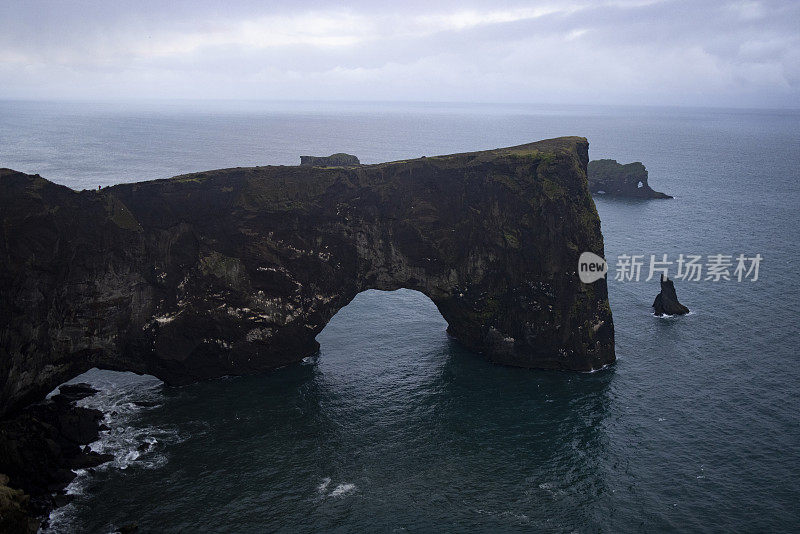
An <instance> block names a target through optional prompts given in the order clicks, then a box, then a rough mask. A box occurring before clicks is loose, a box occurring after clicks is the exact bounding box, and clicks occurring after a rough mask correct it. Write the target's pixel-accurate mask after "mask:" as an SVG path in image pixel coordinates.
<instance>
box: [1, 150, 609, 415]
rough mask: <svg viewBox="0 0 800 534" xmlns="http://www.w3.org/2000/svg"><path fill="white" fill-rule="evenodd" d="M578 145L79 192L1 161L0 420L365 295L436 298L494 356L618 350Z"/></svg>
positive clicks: (331, 310)
mask: <svg viewBox="0 0 800 534" xmlns="http://www.w3.org/2000/svg"><path fill="white" fill-rule="evenodd" d="M587 163H588V143H587V142H586V139H584V138H579V137H568V138H559V139H553V140H548V141H541V142H538V143H532V144H528V145H522V146H518V147H512V148H505V149H497V150H491V151H485V152H473V153H465V154H455V155H449V156H439V157H429V158H421V159H414V160H407V161H399V162H392V163H383V164H378V165H364V166H360V167H352V168H347V167H338V168H323V167H256V168H236V169H225V170H216V171H209V172H201V173H197V174H190V175H184V176H178V177H175V178H171V179H166V180H156V181H151V182H142V183H134V184H123V185H117V186H114V187H109V188H107V189H104V190H102V191H99V192H98V191H82V192H75V191H73V190H71V189H69V188H66V187H63V186H59V185H56V184H54V183H52V182H49V181H47V180H45V179H43V178H41V177H39V176H32V175H26V174H23V173H19V172H15V171H11V170H7V169H6V170H2V171H0V220H2V224H3V226H2V239H1V240H0V291H1V292H2V295H3V298H2V299H0V413H2V412H6V411H8V410H9V409H12V408H14V407H18V406H20V405H22V404H25V403H28V402H31V401H34V400H38V399H40V398H42V397H43V396H44V395H45V394H46V393H47V392H48V391H50V390H51V389H52V388H53V387H55V386H56V385H57V384H59V383H62V382H63V381H65V380H67V379H69V378H71V377H73V376H75V375H77V374H79V373H81V372H83V371H86V370H88V369H90V368H92V367H100V368H106V369H115V370H128V371H134V372H137V373H149V374H152V375H155V376H157V377H159V378H161V379H163V380H164V381H165V382H167V383H169V384H186V383H189V382H192V381H196V380H201V379H205V378H210V377H218V376H223V375H239V374H247V373H256V372H259V371H264V370H267V369H272V368H276V367H280V366H283V365H286V364H289V363H292V362H297V361H299V360H301V359H302V358H304V357H306V356H308V355H311V354H313V353H315V352H316V351H317V349H318V343H317V342H316V340H315V336H316V335H317V334H319V333H320V331H322V329H323V328H324V327H325V325H326V323H327V322H328V321H329V320H330V319H331V317H333V315H334V314H335V313H336V312H337V311H338V310H339V309H340V308H342V307H343V306H345V305H346V304H347V303H349V302H350V301H351V300H352V299H353V298H354V297H355V295H356V294H358V293H359V292H361V291H364V290H366V289H370V288H374V289H382V290H394V289H398V288H410V289H415V290H418V291H421V292H422V293H424V294H426V295H427V296H429V297H430V298H431V299H432V300H433V302H434V303H435V304H436V306H437V307H438V309H439V311H440V312H441V314H442V316H443V317H444V318H445V319H446V320H447V322H448V324H449V328H448V331H449V332H450V333H451V334H452V335H453V336H454V337H455V338H457V339H458V340H459V341H460V342H461V343H463V344H464V345H465V346H466V347H468V348H470V349H472V350H474V351H476V352H480V353H483V354H484V355H485V356H486V358H487V359H489V360H490V361H492V362H497V363H501V364H508V365H514V366H522V367H535V368H548V369H565V370H582V371H586V370H590V369H597V368H599V367H601V366H603V365H605V364H608V363H610V362H612V361H614V327H613V322H612V317H611V311H610V309H609V304H608V297H607V290H606V282H605V280H599V281H597V282H595V283H594V284H591V285H585V284H582V283H581V282H580V281H579V279H578V276H577V274H576V268H577V265H576V264H577V261H578V256H579V255H580V254H581V252H584V251H591V252H594V253H596V254H599V255H603V238H602V235H601V233H600V220H599V218H598V216H597V212H596V210H595V207H594V203H593V202H592V198H591V196H590V195H589V190H588V187H587V180H586V165H587Z"/></svg>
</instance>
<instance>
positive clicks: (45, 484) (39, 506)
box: [0, 388, 113, 532]
mask: <svg viewBox="0 0 800 534" xmlns="http://www.w3.org/2000/svg"><path fill="white" fill-rule="evenodd" d="M62 390H63V388H62ZM69 390H70V388H67V391H69ZM54 398H55V397H54ZM81 398H83V397H81ZM101 419H102V414H101V413H100V412H99V411H97V410H92V409H89V408H80V407H76V406H75V404H74V401H66V400H64V399H62V400H60V401H57V402H45V403H43V404H35V405H32V406H29V407H27V408H25V409H23V410H22V411H20V412H18V413H16V414H14V415H13V416H11V417H8V418H6V419H3V420H0V473H3V474H4V475H2V476H5V475H7V476H8V477H9V479H10V480H7V481H6V482H5V484H3V485H7V486H8V487H9V488H14V489H19V491H20V492H21V493H24V494H25V500H24V507H23V508H24V510H23V512H24V514H25V515H26V517H28V519H29V520H30V521H31V522H34V523H35V524H36V525H38V520H34V519H31V518H34V517H42V516H44V515H45V514H46V513H47V512H48V511H49V510H50V509H51V508H53V507H55V506H62V505H63V504H66V503H67V502H69V496H66V495H63V494H62V493H61V491H62V490H63V489H64V488H65V487H66V486H67V484H69V483H70V482H71V481H72V479H73V478H75V473H74V472H73V471H72V470H73V469H81V468H88V467H94V466H97V465H100V464H102V463H105V462H107V461H110V460H112V459H113V456H111V455H107V454H98V453H96V452H93V451H91V450H90V449H89V448H88V447H82V445H85V444H87V443H91V442H93V441H96V440H97V439H98V437H99V434H98V429H99V422H100V420H101ZM4 491H6V492H8V491H13V490H3V488H2V486H0V494H2V493H3V492H4ZM0 501H2V497H1V496H0ZM2 507H3V504H2V503H0V508H2ZM0 531H2V532H16V531H19V532H23V531H20V530H2V529H0ZM34 531H35V530H34Z"/></svg>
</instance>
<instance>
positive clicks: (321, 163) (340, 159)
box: [300, 152, 361, 167]
mask: <svg viewBox="0 0 800 534" xmlns="http://www.w3.org/2000/svg"><path fill="white" fill-rule="evenodd" d="M360 164H361V162H360V161H358V158H357V157H355V156H353V155H352V154H345V153H343V152H339V153H338V154H331V155H330V156H300V165H304V166H312V167H348V166H351V165H360Z"/></svg>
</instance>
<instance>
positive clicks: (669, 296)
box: [653, 274, 689, 316]
mask: <svg viewBox="0 0 800 534" xmlns="http://www.w3.org/2000/svg"><path fill="white" fill-rule="evenodd" d="M653 312H654V313H655V314H656V315H659V316H661V315H686V314H687V313H689V308H687V307H686V306H684V305H683V304H681V303H680V302H678V295H677V294H676V293H675V284H673V283H672V280H670V279H669V278H667V277H666V276H664V275H663V274H662V275H661V293H659V294H658V295H656V300H654V301H653Z"/></svg>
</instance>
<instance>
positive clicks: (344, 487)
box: [329, 482, 356, 497]
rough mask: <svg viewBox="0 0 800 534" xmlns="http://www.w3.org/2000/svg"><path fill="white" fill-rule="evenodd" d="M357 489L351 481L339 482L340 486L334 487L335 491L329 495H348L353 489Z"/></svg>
mask: <svg viewBox="0 0 800 534" xmlns="http://www.w3.org/2000/svg"><path fill="white" fill-rule="evenodd" d="M355 489H356V485H355V484H350V483H349V482H346V483H344V484H339V485H338V486H336V487H335V488H333V491H332V492H331V493H330V495H329V497H341V496H342V495H347V494H348V493H352V492H353V491H355Z"/></svg>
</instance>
